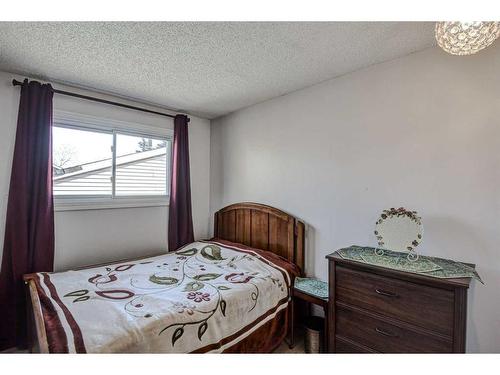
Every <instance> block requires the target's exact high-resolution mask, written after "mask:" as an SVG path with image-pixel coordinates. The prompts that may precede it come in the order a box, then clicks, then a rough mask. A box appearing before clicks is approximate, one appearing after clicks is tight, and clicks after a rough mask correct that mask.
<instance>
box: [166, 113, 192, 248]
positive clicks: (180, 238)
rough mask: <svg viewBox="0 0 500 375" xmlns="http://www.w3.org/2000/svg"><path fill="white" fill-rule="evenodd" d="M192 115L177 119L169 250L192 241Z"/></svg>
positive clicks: (169, 212) (169, 215) (171, 188)
mask: <svg viewBox="0 0 500 375" xmlns="http://www.w3.org/2000/svg"><path fill="white" fill-rule="evenodd" d="M188 122H189V118H188V117H187V116H185V115H177V116H175V119H174V150H173V157H172V158H173V160H172V178H171V181H172V182H171V185H170V206H169V208H168V250H169V251H174V250H177V249H178V248H179V247H181V246H183V245H185V244H187V243H190V242H193V241H194V236H193V216H192V213H191V182H190V177H189V140H188Z"/></svg>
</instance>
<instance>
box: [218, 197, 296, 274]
mask: <svg viewBox="0 0 500 375" xmlns="http://www.w3.org/2000/svg"><path fill="white" fill-rule="evenodd" d="M304 228H305V226H304V223H303V222H302V221H300V220H298V219H296V218H295V217H293V216H291V215H289V214H287V213H286V212H283V211H281V210H278V209H277V208H274V207H271V206H266V205H264V204H258V203H249V202H244V203H235V204H232V205H230V206H227V207H224V208H223V209H221V210H219V211H217V212H216V213H215V218H214V237H216V238H220V239H223V240H228V241H232V242H237V243H241V244H244V245H247V246H251V247H255V248H257V249H263V250H267V251H272V252H273V253H275V254H278V255H280V256H282V257H283V258H286V259H288V260H289V261H291V262H293V263H295V264H296V265H298V266H299V267H300V269H301V270H302V272H304Z"/></svg>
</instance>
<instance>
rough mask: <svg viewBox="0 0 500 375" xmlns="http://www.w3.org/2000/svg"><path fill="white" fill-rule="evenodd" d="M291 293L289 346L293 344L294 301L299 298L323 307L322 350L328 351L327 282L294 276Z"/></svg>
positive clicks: (291, 346)
mask: <svg viewBox="0 0 500 375" xmlns="http://www.w3.org/2000/svg"><path fill="white" fill-rule="evenodd" d="M291 295H292V306H291V317H290V320H291V322H290V344H289V346H290V348H293V346H294V345H295V342H294V326H295V302H296V301H297V300H299V299H300V300H303V301H305V302H307V303H308V304H314V305H317V306H321V307H322V308H323V312H324V314H325V326H324V329H323V331H324V332H323V337H324V339H323V342H324V352H328V283H326V282H324V281H320V280H317V279H313V278H309V277H305V278H301V277H297V278H295V284H294V286H293V288H292V293H291Z"/></svg>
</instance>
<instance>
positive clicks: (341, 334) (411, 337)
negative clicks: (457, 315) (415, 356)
mask: <svg viewBox="0 0 500 375" xmlns="http://www.w3.org/2000/svg"><path fill="white" fill-rule="evenodd" d="M336 325H337V327H336V337H337V339H336V351H337V352H338V350H339V349H340V350H341V351H344V352H348V351H349V350H354V349H355V346H354V345H349V344H348V343H349V342H355V343H358V347H363V346H364V347H368V348H371V349H373V350H374V351H377V352H382V353H451V352H452V350H453V347H452V342H451V339H450V340H446V339H444V338H440V337H436V336H434V335H430V334H425V333H418V332H415V331H413V330H410V329H407V328H403V327H400V326H398V325H394V324H390V323H388V322H385V321H383V320H380V319H376V318H373V317H371V316H368V315H366V314H364V313H362V312H360V311H355V310H350V309H347V308H344V307H337V311H336ZM342 338H344V340H342ZM346 344H347V345H346Z"/></svg>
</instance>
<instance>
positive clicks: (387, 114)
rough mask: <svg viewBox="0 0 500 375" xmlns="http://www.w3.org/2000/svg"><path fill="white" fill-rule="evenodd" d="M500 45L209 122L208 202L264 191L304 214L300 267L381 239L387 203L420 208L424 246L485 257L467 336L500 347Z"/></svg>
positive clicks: (438, 55) (362, 74) (377, 69)
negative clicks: (377, 227)
mask: <svg viewBox="0 0 500 375" xmlns="http://www.w3.org/2000/svg"><path fill="white" fill-rule="evenodd" d="M499 71H500V43H497V45H496V47H493V48H489V49H487V50H485V51H483V52H481V53H480V54H478V55H476V56H469V57H454V56H450V55H447V54H445V53H444V52H442V51H441V50H439V49H438V48H432V49H428V50H425V51H422V52H419V53H415V54H412V55H410V56H407V57H404V58H401V59H398V60H394V61H390V62H386V63H383V64H379V65H375V66H372V67H369V68H367V69H364V70H361V71H358V72H355V73H352V74H348V75H345V76H342V77H339V78H337V79H333V80H330V81H327V82H324V83H322V84H319V85H316V86H313V87H310V88H307V89H303V90H300V91H296V92H294V93H291V94H289V95H285V96H282V97H279V98H276V99H273V100H270V101H267V102H264V103H261V104H258V105H255V106H253V107H250V108H246V109H243V110H240V111H238V112H235V113H233V114H230V115H228V116H226V117H223V118H220V119H217V120H215V121H213V122H212V132H211V150H212V152H211V182H212V183H211V211H212V212H214V211H215V210H217V209H219V208H220V207H222V206H225V205H227V204H230V203H233V202H239V201H255V202H261V203H267V204H270V205H272V206H275V207H278V208H281V209H283V210H285V211H288V212H289V213H291V214H293V215H296V216H298V217H299V218H301V219H303V220H304V221H305V222H306V223H307V224H308V225H309V229H308V237H307V245H308V246H307V249H306V250H307V252H308V253H307V260H306V271H307V273H308V274H309V275H311V276H317V277H319V278H321V279H323V280H326V279H327V261H326V260H325V255H327V254H329V253H331V252H333V251H334V250H335V249H338V248H340V247H343V246H348V245H351V244H362V245H375V243H376V242H375V238H374V236H373V234H372V233H373V227H374V223H375V220H376V218H377V216H378V215H379V213H380V212H381V210H382V209H385V208H389V207H399V206H404V207H407V208H411V209H415V210H417V211H418V212H419V213H420V214H421V216H422V218H423V224H424V227H425V233H424V238H423V243H422V245H421V247H419V250H420V251H421V252H422V253H424V254H432V255H435V256H442V257H448V258H453V259H456V260H461V261H466V262H471V263H476V264H477V269H478V270H479V272H480V274H481V276H482V277H483V279H484V281H485V282H486V285H481V284H479V283H478V282H475V281H474V282H472V287H471V289H470V293H469V315H468V338H467V348H468V351H472V352H500V334H499V332H500V314H499V311H500V291H499V286H500V225H499V224H500V217H499V216H500V189H499V187H500V121H499V119H500V74H498V72H499Z"/></svg>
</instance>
